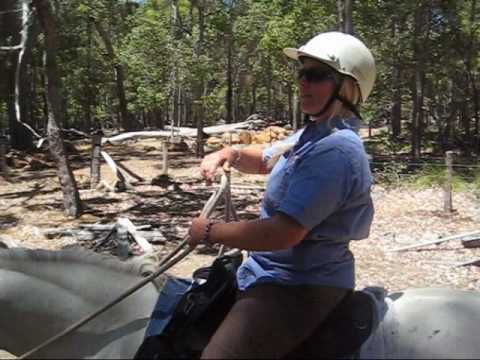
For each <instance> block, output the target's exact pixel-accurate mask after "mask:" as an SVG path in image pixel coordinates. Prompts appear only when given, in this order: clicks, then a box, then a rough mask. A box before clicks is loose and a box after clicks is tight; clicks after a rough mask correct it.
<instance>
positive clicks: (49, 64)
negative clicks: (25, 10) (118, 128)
mask: <svg viewBox="0 0 480 360" xmlns="http://www.w3.org/2000/svg"><path fill="white" fill-rule="evenodd" d="M32 4H33V5H34V7H35V9H36V11H37V16H38V19H39V22H40V24H41V27H42V29H43V33H44V44H45V50H44V51H45V57H44V59H45V72H46V76H47V101H48V126H47V132H48V146H49V150H50V153H51V154H52V157H53V158H54V159H55V162H56V163H57V173H58V177H59V180H60V185H61V189H62V192H63V205H64V208H65V213H66V214H67V216H72V217H78V216H79V215H80V214H81V211H82V205H81V202H80V196H79V193H78V189H77V184H76V182H75V178H74V177H73V172H72V170H71V167H70V164H69V162H68V160H67V156H66V152H65V146H64V142H63V136H62V131H61V126H62V125H63V123H64V121H63V119H64V112H63V109H62V105H61V101H60V100H61V93H62V90H61V89H62V82H61V78H60V76H59V73H58V68H57V59H56V54H57V51H58V45H59V44H58V30H57V25H56V20H55V17H54V14H53V11H52V7H51V4H50V1H49V0H32Z"/></svg>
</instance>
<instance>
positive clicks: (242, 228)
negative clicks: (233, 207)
mask: <svg viewBox="0 0 480 360" xmlns="http://www.w3.org/2000/svg"><path fill="white" fill-rule="evenodd" d="M307 232H308V231H307V230H306V229H305V228H304V227H303V226H301V225H300V224H298V223H297V222H295V221H294V220H292V219H291V218H289V217H288V216H286V215H283V214H278V215H275V216H274V217H272V218H268V219H261V220H252V221H240V222H229V223H217V224H214V225H213V226H212V227H211V230H210V233H209V241H210V242H211V243H220V244H224V245H226V246H229V247H232V248H238V249H244V250H253V251H269V250H270V251H271V250H282V249H287V248H289V247H292V246H294V245H296V244H297V243H299V242H300V241H302V239H303V238H304V237H305V236H306V235H307Z"/></svg>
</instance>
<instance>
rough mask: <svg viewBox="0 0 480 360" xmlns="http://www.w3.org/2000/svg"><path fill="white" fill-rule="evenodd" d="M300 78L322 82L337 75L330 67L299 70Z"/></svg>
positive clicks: (310, 81) (311, 81)
mask: <svg viewBox="0 0 480 360" xmlns="http://www.w3.org/2000/svg"><path fill="white" fill-rule="evenodd" d="M297 76H298V80H302V79H305V80H307V81H308V82H309V83H320V82H322V81H325V80H328V79H334V78H335V75H334V73H333V71H332V70H329V69H316V68H311V69H305V68H302V69H300V70H298V75H297Z"/></svg>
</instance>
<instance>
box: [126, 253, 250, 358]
mask: <svg viewBox="0 0 480 360" xmlns="http://www.w3.org/2000/svg"><path fill="white" fill-rule="evenodd" d="M241 263H242V255H241V253H240V252H238V253H237V254H235V255H225V256H222V257H219V258H217V259H215V261H214V262H213V264H212V265H211V266H210V267H206V268H201V269H198V270H197V271H195V272H194V274H193V278H194V282H193V284H192V286H191V287H190V289H188V290H187V291H186V293H185V294H183V296H182V297H181V299H180V300H179V302H178V303H177V305H176V306H175V308H174V310H173V313H172V314H171V318H170V320H169V322H168V324H167V325H166V326H165V327H164V329H163V330H162V331H161V333H160V334H156V335H154V336H147V337H146V338H145V339H144V342H143V343H142V345H141V346H140V348H139V349H138V351H137V353H136V355H135V359H164V358H198V357H199V356H200V355H201V352H202V351H203V349H204V348H205V346H206V345H207V344H208V342H209V340H210V338H211V337H212V335H213V334H214V333H215V331H216V329H217V328H218V327H219V326H220V324H221V322H222V321H223V319H224V318H225V316H226V315H227V313H228V312H229V311H230V308H231V307H232V305H233V303H234V302H235V298H236V293H237V283H236V272H237V269H238V267H239V266H240V264H241ZM157 311H158V310H157Z"/></svg>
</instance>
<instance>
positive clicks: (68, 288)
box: [0, 261, 157, 357]
mask: <svg viewBox="0 0 480 360" xmlns="http://www.w3.org/2000/svg"><path fill="white" fill-rule="evenodd" d="M2 268H3V270H2ZM6 268H8V261H2V263H1V268H0V305H1V307H2V308H1V309H0V348H5V349H6V350H8V351H10V352H12V353H14V354H16V355H19V354H21V353H23V352H25V351H28V350H30V349H31V348H32V347H34V346H36V345H38V344H39V343H40V342H42V341H43V340H45V339H48V338H49V337H51V336H53V335H55V334H57V333H59V332H60V331H62V330H64V329H65V328H67V327H68V326H70V325H71V324H73V323H75V322H76V321H78V320H79V319H81V318H83V317H84V316H86V315H89V314H90V313H92V312H93V311H96V310H98V309H99V308H100V307H102V306H103V305H104V304H106V303H108V302H110V301H111V300H113V299H115V298H116V297H117V296H118V295H119V294H120V293H122V292H123V291H124V290H125V289H127V288H129V287H130V286H132V285H133V284H134V283H136V282H137V281H138V280H139V277H137V276H135V275H133V274H127V273H125V272H119V271H118V270H117V271H116V270H115V269H108V268H103V267H101V266H94V265H92V264H81V263H72V264H65V263H62V262H53V261H51V262H50V261H48V262H39V263H37V264H34V263H25V264H21V263H20V262H12V266H11V267H10V269H9V270H6ZM156 297H157V291H156V289H155V288H154V287H153V286H152V285H148V286H147V287H146V288H144V289H142V290H141V291H139V292H138V293H136V294H135V295H134V296H133V297H132V298H129V299H126V300H124V301H123V302H122V303H120V304H119V305H116V306H115V307H114V308H112V309H111V310H108V311H107V312H106V313H105V314H103V315H101V316H100V317H99V318H98V319H95V320H93V321H92V322H90V323H88V324H86V325H85V326H84V327H82V328H81V329H80V330H79V331H77V332H76V333H75V334H72V336H70V340H69V341H70V343H69V341H68V339H66V341H64V342H63V348H58V347H57V348H55V347H54V346H52V350H51V352H46V353H44V356H45V357H55V356H57V355H58V356H62V355H63V356H66V354H67V355H68V353H65V351H66V350H68V351H73V350H71V348H73V347H76V346H78V344H82V347H83V348H82V349H77V350H76V351H79V350H84V351H85V353H84V355H85V356H87V357H91V356H92V355H95V354H96V352H98V351H100V349H103V348H105V347H108V346H110V345H109V344H110V343H115V342H118V341H123V339H127V340H128V337H129V336H130V335H131V334H133V333H138V332H141V330H143V328H144V327H145V326H146V320H145V319H148V316H149V314H150V311H151V309H152V308H153V305H154V303H155V300H156ZM137 337H138V336H137ZM2 339H3V340H2ZM102 344H103V345H102ZM58 346H59V347H61V346H62V342H59V345H58ZM88 347H90V349H87V348H88ZM73 355H74V356H75V353H74V354H73ZM77 355H78V352H77Z"/></svg>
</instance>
